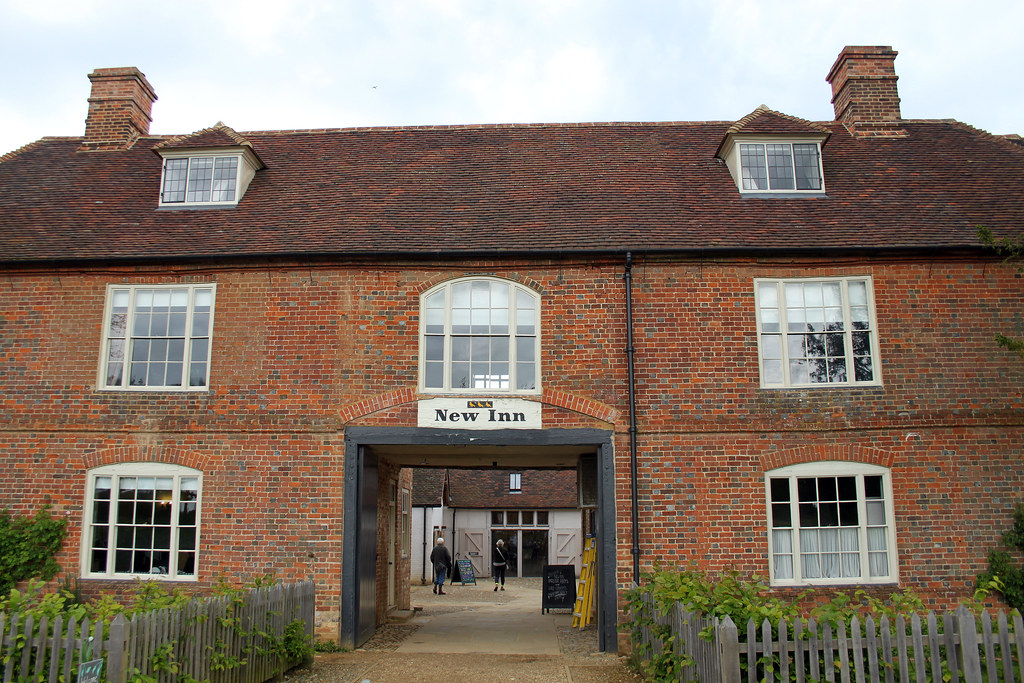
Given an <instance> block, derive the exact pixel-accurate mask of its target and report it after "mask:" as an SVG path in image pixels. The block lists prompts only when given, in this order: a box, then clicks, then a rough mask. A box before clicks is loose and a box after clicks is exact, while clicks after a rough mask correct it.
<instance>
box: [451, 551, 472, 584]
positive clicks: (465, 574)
mask: <svg viewBox="0 0 1024 683" xmlns="http://www.w3.org/2000/svg"><path fill="white" fill-rule="evenodd" d="M456 581H458V582H460V583H461V584H462V585H463V586H465V585H466V584H467V583H471V584H473V585H476V576H475V575H474V574H473V561H472V560H469V559H462V558H460V559H458V560H455V574H454V576H452V583H455V582H456Z"/></svg>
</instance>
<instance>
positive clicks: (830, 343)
mask: <svg viewBox="0 0 1024 683" xmlns="http://www.w3.org/2000/svg"><path fill="white" fill-rule="evenodd" d="M756 293H757V301H758V303H757V307H758V327H759V331H760V338H759V342H760V344H759V346H760V360H761V381H762V384H763V385H764V386H814V385H822V384H858V383H877V375H876V371H875V368H876V365H877V360H876V351H875V342H874V337H873V335H874V330H873V325H872V321H871V316H870V310H871V308H870V302H869V281H868V280H867V279H856V278H846V279H841V280H792V281H784V280H760V281H758V283H757V286H756Z"/></svg>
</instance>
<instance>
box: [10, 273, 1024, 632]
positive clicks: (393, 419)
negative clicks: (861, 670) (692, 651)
mask: <svg viewBox="0 0 1024 683" xmlns="http://www.w3.org/2000/svg"><path fill="white" fill-rule="evenodd" d="M622 267H623V264H622V263H621V262H619V261H616V260H608V261H607V262H604V263H594V262H587V263H585V264H584V263H574V262H572V261H569V260H567V261H563V262H560V263H541V262H535V263H532V264H531V263H527V262H518V263H511V264H509V266H508V268H507V272H509V273H522V272H524V271H526V270H528V269H529V270H530V272H531V275H532V278H533V280H534V281H536V282H537V283H538V285H539V287H541V288H542V289H543V291H544V292H546V294H545V296H544V297H543V299H542V308H541V325H542V332H541V338H542V348H543V352H542V358H541V362H542V368H543V371H542V378H543V385H544V393H543V396H542V397H541V400H542V401H543V402H544V424H545V426H546V427H588V428H603V429H608V428H612V429H614V430H615V432H616V437H615V479H616V490H617V493H616V498H617V500H616V517H617V520H618V530H617V534H616V536H617V539H618V544H619V550H618V556H619V565H620V570H619V572H620V573H619V577H620V582H621V584H622V585H627V584H628V582H629V581H630V580H631V578H632V577H631V576H630V569H629V568H630V567H631V564H632V558H631V555H630V554H629V553H630V550H629V549H630V495H629V491H630V486H631V481H630V476H629V472H630V468H629V441H628V435H627V433H626V420H627V418H628V411H629V406H628V402H627V400H626V397H627V392H626V358H625V353H624V348H625V346H624V344H625V305H624V289H623V287H624V286H623V284H622V281H621V272H622ZM479 268H480V270H483V271H485V272H487V273H488V274H489V275H497V276H501V275H502V274H503V273H504V271H503V270H502V269H501V268H499V267H498V266H497V265H496V264H493V263H490V264H481V265H480V266H479ZM445 272H448V273H451V274H453V275H469V274H472V272H473V271H472V270H470V269H460V268H459V267H458V266H456V265H455V264H448V266H446V268H445ZM830 275H831V276H840V275H870V276H872V277H873V283H874V292H875V311H876V319H877V325H878V330H879V337H880V340H881V351H880V355H881V362H882V366H881V371H882V378H883V385H882V386H881V387H870V388H856V389H851V388H822V389H816V390H762V389H759V388H758V362H757V350H756V340H755V313H754V308H753V296H754V294H753V293H754V289H753V279H754V278H755V277H795V276H830ZM435 278H436V275H435V271H434V270H433V269H432V268H429V269H428V268H421V269H416V268H414V267H412V266H410V265H408V264H399V265H395V266H392V267H385V266H383V265H381V266H379V267H378V268H376V269H374V270H373V271H368V270H366V269H364V268H363V267H362V266H360V265H353V266H351V267H341V266H338V265H332V266H328V265H324V266H319V267H316V268H311V267H310V266H308V265H301V266H300V265H299V264H290V265H289V264H280V265H279V266H278V267H276V268H275V269H274V270H258V269H256V268H218V269H208V270H201V269H198V268H193V269H190V270H188V271H187V272H176V271H173V270H167V269H158V268H152V269H145V268H139V269H136V270H134V271H131V272H129V271H123V270H120V271H112V270H98V271H95V272H89V271H85V270H82V269H76V270H73V271H72V270H67V271H63V272H60V273H55V274H53V275H44V274H37V273H31V272H26V273H24V274H18V273H17V272H16V271H11V270H9V271H8V273H7V280H6V283H7V284H6V285H5V287H6V289H7V291H8V293H9V295H8V296H5V297H4V298H3V299H2V302H0V319H2V320H3V321H4V324H5V328H4V329H5V333H4V335H3V336H2V337H0V358H2V359H3V361H4V362H3V363H2V364H0V383H2V385H3V387H4V391H3V393H2V395H0V423H2V424H4V425H5V428H4V430H3V431H0V506H2V507H7V508H10V509H12V510H13V511H15V512H24V513H27V512H31V511H32V510H34V509H36V508H37V507H38V506H39V505H41V504H42V503H43V502H44V501H45V500H49V501H50V502H51V503H52V504H53V505H54V510H55V511H56V512H57V514H66V515H68V518H69V520H70V522H71V527H70V536H69V539H70V543H69V546H68V549H67V550H66V552H65V553H64V554H63V555H62V557H61V562H62V564H63V565H64V566H65V568H66V569H68V570H69V571H71V572H72V573H73V572H74V568H75V567H76V566H77V561H78V560H77V542H78V538H79V537H80V534H81V528H82V527H81V524H82V514H83V510H82V504H83V501H84V497H85V473H86V470H87V469H88V468H89V467H94V466H98V465H102V464H108V463H113V462H131V461H156V462H168V463H177V464H182V465H187V466H190V467H195V468H197V469H200V470H202V471H203V476H204V484H203V511H202V529H201V534H202V541H201V543H202V546H201V554H200V577H199V578H200V582H199V585H198V587H199V588H205V587H208V586H210V585H211V584H212V583H213V582H214V581H215V580H216V578H217V577H218V576H220V575H224V576H227V577H228V578H231V579H235V580H244V579H246V578H249V577H252V576H254V575H258V574H263V573H274V574H275V575H277V576H279V577H281V578H284V579H291V578H303V577H306V576H312V577H313V578H314V579H315V580H316V581H317V583H318V589H319V591H320V601H321V616H322V618H323V619H325V620H329V619H331V618H336V616H337V615H336V605H337V600H338V594H337V590H338V576H339V573H340V566H341V556H342V552H343V539H341V537H340V535H339V534H340V529H341V528H342V521H343V520H342V518H341V510H342V502H341V495H342V491H343V477H344V472H343V469H344V444H343V436H344V427H345V426H346V425H347V424H360V425H379V426H413V425H415V420H416V406H415V400H416V398H417V397H418V394H417V393H416V383H417V369H416V368H417V363H416V361H417V353H418V310H419V309H418V305H419V298H418V294H417V292H419V291H423V288H422V287H420V286H419V284H420V283H421V282H425V281H430V280H433V279H435ZM114 281H116V282H130V283H135V282H163V283H171V282H182V281H189V282H196V281H199V282H214V281H215V282H216V283H217V300H216V306H215V323H214V342H213V364H212V370H211V390H210V391H209V392H201V393H191V392H188V393H172V392H164V393H161V392H106V391H96V390H95V389H94V388H93V387H94V383H95V380H96V372H97V367H98V363H99V345H100V326H101V317H102V310H103V300H104V296H105V291H106V285H107V284H108V283H109V282H114ZM1021 301H1022V292H1021V288H1020V280H1019V278H1016V277H1014V276H1013V274H1012V272H1011V271H1009V270H1007V269H1005V268H1004V267H1002V266H1000V265H998V264H997V263H994V262H993V263H975V262H971V261H960V260H956V259H946V260H942V259H938V258H932V259H929V260H927V261H911V260H902V261H900V260H891V259H890V260H883V259H879V260H863V261H859V262H856V263H854V262H850V263H837V262H834V261H831V260H815V259H799V260H789V261H785V262H782V261H780V262H769V261H754V260H751V261H749V262H738V261H723V262H713V261H711V260H708V259H704V260H699V261H698V260H694V261H682V262H680V261H669V260H666V259H659V258H640V259H638V260H637V262H636V265H635V267H634V321H635V322H634V325H635V330H634V332H635V344H636V349H637V359H636V380H637V406H638V412H637V420H638V426H639V434H638V445H639V458H638V479H637V486H638V491H639V500H640V510H639V512H640V519H641V529H642V532H641V538H640V545H641V549H642V554H641V562H642V565H643V566H644V567H651V566H653V564H654V563H655V562H658V563H659V564H661V565H662V566H671V565H673V564H678V565H680V566H686V565H689V564H690V563H696V564H697V565H698V566H703V567H706V568H709V569H725V568H737V569H741V570H745V571H758V572H764V571H765V570H766V567H767V541H766V536H765V534H766V519H765V503H764V473H765V471H766V470H768V469H772V468H775V467H781V466H784V465H788V464H794V463H798V462H811V461H815V460H849V461H855V462H868V463H873V464H878V465H882V466H885V467H889V468H891V472H892V480H893V490H894V494H895V496H896V499H895V501H894V503H895V511H896V526H897V542H898V545H899V548H898V550H899V559H900V581H901V585H904V586H910V587H913V588H915V589H918V590H920V591H922V592H924V593H925V594H926V595H927V596H928V597H929V599H932V600H934V601H936V602H941V601H943V600H949V599H952V598H953V597H955V596H963V595H965V594H966V593H967V591H968V590H969V587H970V583H971V581H972V580H973V577H974V575H975V574H976V573H977V572H978V571H980V569H981V568H982V567H983V566H984V563H985V558H986V555H987V553H988V551H989V549H991V548H992V547H994V546H995V544H996V543H997V542H998V539H999V535H1000V533H1001V532H1002V531H1003V530H1004V529H1005V527H1006V524H1007V523H1008V522H1009V519H1010V511H1011V510H1012V507H1013V505H1014V504H1015V503H1016V502H1017V501H1018V500H1019V499H1020V497H1019V495H1020V494H1019V491H1020V490H1021V487H1022V485H1024V477H1022V469H1021V467H1020V461H1019V455H1020V449H1021V444H1022V419H1021V415H1022V414H1024V399H1022V398H1021V395H1020V392H1019V387H1020V386H1022V385H1024V372H1022V368H1021V366H1020V363H1019V361H1017V360H1016V359H1015V358H1013V357H1011V356H1009V355H1008V354H1006V353H1004V352H1002V351H1000V350H999V349H997V348H996V347H995V346H994V344H993V342H992V337H993V336H994V334H995V333H996V332H1000V331H1002V332H1008V333H1017V334H1019V333H1021V331H1022V329H1024V319H1022V318H1021V313H1020V311H1021V310H1022V309H1024V306H1021ZM382 473H383V474H382V479H381V487H382V488H381V498H382V499H383V498H386V493H387V491H388V489H387V488H386V486H387V485H388V484H389V483H390V482H389V480H388V478H391V479H394V478H395V477H397V476H398V474H397V473H396V472H392V471H391V470H390V469H388V466H387V465H386V463H385V467H384V468H382ZM402 476H405V475H402ZM524 483H525V482H524ZM384 533H385V531H383V530H382V531H381V534H384ZM389 542H390V541H389V540H388V539H387V538H384V537H383V536H382V537H381V540H380V543H381V544H382V548H384V549H386V548H387V543H389ZM399 557H400V555H399ZM405 575H407V572H405V573H404V574H403V573H402V572H399V574H398V576H405ZM381 576H383V574H381ZM115 583H116V582H87V591H95V590H98V589H100V588H103V589H107V588H110V587H111V586H113V585H114V584H115ZM385 589H386V586H385V587H384V588H382V590H385ZM384 596H385V597H386V594H384Z"/></svg>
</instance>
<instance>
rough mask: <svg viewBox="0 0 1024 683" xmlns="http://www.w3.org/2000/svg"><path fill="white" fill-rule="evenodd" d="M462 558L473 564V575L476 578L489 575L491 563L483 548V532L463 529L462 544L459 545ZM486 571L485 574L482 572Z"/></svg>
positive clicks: (484, 547) (485, 549)
mask: <svg viewBox="0 0 1024 683" xmlns="http://www.w3.org/2000/svg"><path fill="white" fill-rule="evenodd" d="M459 548H461V550H462V557H463V558H467V559H469V561H470V562H472V563H473V574H475V575H476V576H490V575H491V561H490V558H489V557H488V556H487V548H486V546H484V532H483V531H482V530H476V529H463V531H462V543H461V544H460V545H459ZM485 570H486V572H487V573H486V574H485V573H484V571H485Z"/></svg>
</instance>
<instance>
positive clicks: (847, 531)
mask: <svg viewBox="0 0 1024 683" xmlns="http://www.w3.org/2000/svg"><path fill="white" fill-rule="evenodd" d="M839 540H840V543H841V544H842V549H843V576H845V577H853V576H860V575H861V571H860V552H859V551H860V530H859V529H857V528H856V527H845V528H843V529H840V530H839Z"/></svg>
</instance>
